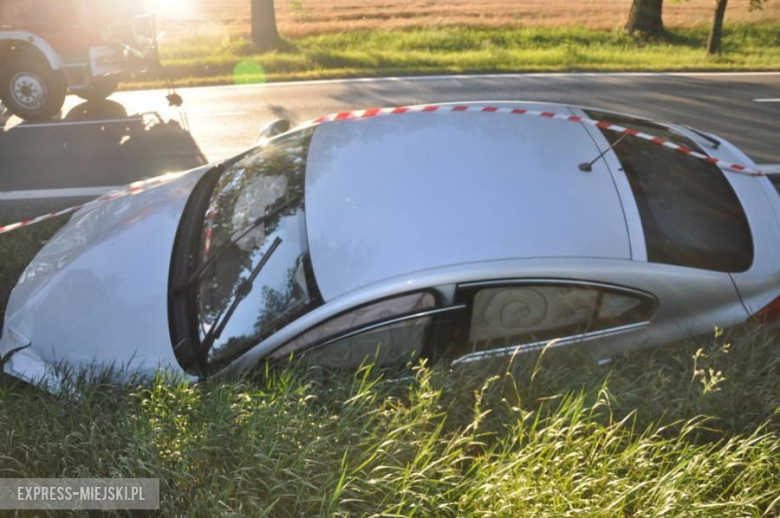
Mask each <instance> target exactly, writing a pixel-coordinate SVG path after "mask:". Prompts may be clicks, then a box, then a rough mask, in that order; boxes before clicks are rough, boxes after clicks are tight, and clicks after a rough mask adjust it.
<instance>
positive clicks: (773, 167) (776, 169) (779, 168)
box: [758, 164, 780, 174]
mask: <svg viewBox="0 0 780 518" xmlns="http://www.w3.org/2000/svg"><path fill="white" fill-rule="evenodd" d="M758 170H759V171H763V172H764V173H767V174H780V164H761V165H759V166H758Z"/></svg>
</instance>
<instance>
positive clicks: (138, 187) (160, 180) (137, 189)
mask: <svg viewBox="0 0 780 518" xmlns="http://www.w3.org/2000/svg"><path fill="white" fill-rule="evenodd" d="M179 176H181V173H171V174H166V175H163V176H158V177H155V178H151V179H149V180H144V181H142V182H135V183H132V184H130V185H128V186H127V189H124V190H121V191H114V192H109V193H106V194H104V195H103V196H101V197H99V198H96V199H94V200H92V201H90V202H88V203H82V204H81V205H76V206H75V207H68V208H67V209H62V210H60V211H54V212H50V213H48V214H44V215H43V216H38V217H37V218H30V219H26V220H24V221H20V222H18V223H11V224H10V225H5V226H0V234H6V233H8V232H13V231H14V230H18V229H20V228H24V227H29V226H30V225H35V224H36V223H41V222H43V221H48V220H50V219H54V218H58V217H60V216H65V215H67V214H73V213H74V212H78V211H80V210H81V209H86V208H90V207H96V206H98V205H100V204H102V203H105V202H108V201H112V200H117V199H119V198H124V197H125V196H132V195H134V194H138V193H141V192H143V191H146V190H148V189H150V188H152V187H156V186H158V185H162V184H165V183H168V182H170V181H171V180H173V179H175V178H178V177H179Z"/></svg>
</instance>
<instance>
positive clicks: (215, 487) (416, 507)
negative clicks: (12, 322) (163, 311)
mask: <svg viewBox="0 0 780 518" xmlns="http://www.w3.org/2000/svg"><path fill="white" fill-rule="evenodd" d="M777 345H778V344H777V341H776V340H773V339H771V338H770V337H768V336H766V335H763V334H761V333H760V332H759V333H756V334H753V335H748V336H746V337H743V338H740V339H738V340H736V341H734V342H732V341H731V340H729V339H727V338H726V337H725V336H719V337H717V338H714V339H711V340H707V341H705V342H704V343H703V344H693V343H691V344H687V345H683V346H677V347H669V348H667V349H665V350H657V351H655V352H652V353H646V354H641V355H634V356H632V357H629V358H621V359H617V360H615V361H613V363H612V364H611V365H608V366H601V367H600V366H598V365H596V364H595V362H594V361H593V359H591V358H588V357H587V356H574V355H573V356H560V355H558V356H557V357H555V358H553V357H550V356H548V355H544V356H542V357H540V358H531V357H527V356H524V357H517V358H515V359H514V360H513V362H512V363H507V362H504V363H496V364H493V365H477V366H475V365H471V366H469V367H468V368H466V369H461V370H455V371H449V370H446V369H443V368H433V369H431V368H427V367H419V366H418V367H416V368H415V369H414V370H413V371H411V373H410V374H409V375H408V377H405V378H402V377H399V375H398V374H395V375H394V376H393V375H390V374H389V373H384V374H381V373H379V372H374V371H372V370H371V369H368V368H366V369H364V370H363V371H361V372H359V373H357V374H355V375H349V374H332V375H330V376H326V377H323V376H314V375H311V374H310V373H306V372H304V371H302V370H301V369H299V368H288V369H286V370H283V371H281V372H267V373H259V374H257V375H256V376H255V378H254V379H247V380H243V381H237V382H230V383H225V382H223V383H216V382H212V383H205V384H202V385H197V386H193V385H188V384H186V383H181V382H180V383H165V382H163V379H162V378H158V379H157V380H156V381H154V382H152V383H150V384H141V383H133V384H129V385H128V386H126V387H115V386H109V385H105V384H102V383H100V382H99V381H93V382H92V383H89V384H85V383H80V382H78V381H76V382H75V383H76V384H75V386H74V387H72V388H73V389H74V390H75V392H73V393H71V394H72V395H70V396H67V395H62V396H53V395H49V394H46V393H43V392H41V391H39V390H37V389H35V388H32V387H29V386H23V385H20V384H17V383H14V382H12V381H9V380H6V382H5V384H0V477H150V478H159V479H160V480H161V486H162V489H161V496H162V515H163V516H174V515H176V516H204V517H205V516H216V515H220V516H234V515H236V516H238V515H240V516H347V515H372V516H391V515H392V516H423V517H427V516H575V515H577V516H579V515H586V516H610V517H613V516H645V515H653V516H718V517H721V516H777V515H778V513H779V512H780V496H778V495H780V437H778V432H779V431H780V355H778V354H777Z"/></svg>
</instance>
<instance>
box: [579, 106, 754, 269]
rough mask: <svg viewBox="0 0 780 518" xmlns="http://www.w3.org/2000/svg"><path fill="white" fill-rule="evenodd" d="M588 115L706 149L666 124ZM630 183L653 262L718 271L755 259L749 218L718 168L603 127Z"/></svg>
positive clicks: (747, 265)
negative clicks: (622, 135) (623, 137)
mask: <svg viewBox="0 0 780 518" xmlns="http://www.w3.org/2000/svg"><path fill="white" fill-rule="evenodd" d="M586 113H587V114H588V116H589V117H591V118H593V119H597V120H601V121H606V122H610V123H613V124H618V125H620V126H623V127H625V128H630V129H634V130H637V131H641V132H644V133H648V134H650V135H654V136H657V137H661V138H664V139H667V140H669V141H671V142H674V143H675V144H679V145H681V146H684V147H687V148H688V149H692V150H694V151H697V152H699V153H704V152H703V151H702V149H701V148H700V147H699V146H697V145H696V144H695V143H694V142H693V141H692V140H690V139H689V138H687V137H685V136H684V135H680V134H678V133H675V132H673V131H671V130H670V129H669V128H666V127H664V126H661V125H658V124H653V123H651V122H646V121H642V120H637V119H632V118H629V117H625V116H621V115H615V114H611V113H604V112H598V111H594V110H588V111H586ZM601 132H602V134H603V135H604V137H606V138H607V140H608V141H609V142H610V144H611V145H612V146H613V150H614V152H615V154H616V155H617V157H618V159H619V160H620V163H621V165H622V166H623V171H624V172H625V174H626V177H627V178H628V181H629V183H630V184H631V190H632V191H633V193H634V197H635V199H636V203H637V207H638V209H639V214H640V217H641V219H642V227H643V229H644V233H645V242H646V245H647V259H648V261H650V262H654V263H663V264H671V265H676V266H687V267H690V268H699V269H703V270H713V271H720V272H744V271H746V270H747V269H749V268H750V265H751V264H752V263H753V237H752V234H751V232H750V226H749V224H748V220H747V216H746V215H745V211H744V210H743V208H742V205H741V203H740V201H739V199H738V198H737V195H736V193H735V192H734V189H733V188H732V187H731V184H730V183H729V181H728V179H727V178H726V176H725V175H724V173H723V171H721V170H720V169H719V168H718V167H717V166H715V165H713V164H710V163H707V162H704V161H703V160H696V159H693V158H691V157H688V156H685V155H683V154H681V153H675V152H673V151H671V150H669V149H664V148H663V147H660V146H657V145H656V144H653V143H651V142H648V141H646V140H644V139H640V138H627V139H621V138H620V135H619V134H617V133H615V132H612V131H609V130H607V129H602V130H601Z"/></svg>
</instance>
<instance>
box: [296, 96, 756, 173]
mask: <svg viewBox="0 0 780 518" xmlns="http://www.w3.org/2000/svg"><path fill="white" fill-rule="evenodd" d="M437 112H438V113H465V112H471V113H474V112H482V113H503V114H510V115H525V116H530V117H541V118H546V119H558V120H563V121H567V122H580V123H582V124H590V125H591V126H595V127H597V128H601V129H605V130H609V131H614V132H615V133H620V134H622V135H629V136H632V137H637V138H641V139H644V140H647V141H649V142H652V143H653V144H656V145H659V146H663V147H666V148H669V149H671V150H673V151H677V152H678V153H682V154H684V155H688V156H690V157H693V158H698V159H699V160H703V161H705V162H709V163H711V164H715V165H716V166H718V167H720V168H722V169H726V170H729V171H733V172H736V173H741V174H746V175H749V176H764V173H763V172H761V171H758V170H756V169H751V168H749V167H745V166H743V165H741V164H734V163H731V162H727V161H725V160H720V159H718V158H714V157H711V156H707V155H704V154H702V153H698V152H696V151H694V150H692V149H688V148H686V147H684V146H680V145H678V144H675V143H673V142H669V141H668V140H666V139H662V138H660V137H656V136H653V135H649V134H647V133H642V132H641V131H636V130H632V129H628V128H624V127H623V126H619V125H617V124H610V123H609V122H603V121H599V120H596V119H587V118H585V117H578V116H577V115H565V114H560V113H553V112H543V111H537V110H526V109H523V108H509V107H498V106H473V105H471V106H470V105H420V106H402V107H398V108H373V109H370V110H358V111H351V112H341V113H332V114H330V115H326V116H324V117H319V118H317V119H314V120H312V121H310V122H308V123H306V124H304V126H312V125H317V124H323V123H325V122H335V121H344V120H355V119H370V118H373V117H382V116H387V115H401V114H405V113H437Z"/></svg>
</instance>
